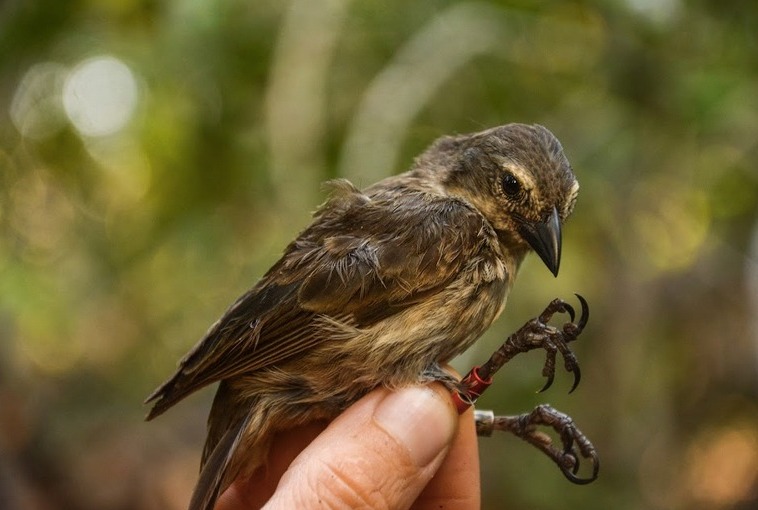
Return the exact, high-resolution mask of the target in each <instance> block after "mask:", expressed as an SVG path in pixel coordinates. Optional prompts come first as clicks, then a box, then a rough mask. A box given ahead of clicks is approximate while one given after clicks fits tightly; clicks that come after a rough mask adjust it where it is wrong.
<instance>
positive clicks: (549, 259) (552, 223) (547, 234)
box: [519, 207, 561, 276]
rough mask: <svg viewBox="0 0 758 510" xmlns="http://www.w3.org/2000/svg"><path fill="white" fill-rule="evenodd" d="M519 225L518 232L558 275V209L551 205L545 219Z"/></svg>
mask: <svg viewBox="0 0 758 510" xmlns="http://www.w3.org/2000/svg"><path fill="white" fill-rule="evenodd" d="M520 227H521V228H520V229H519V232H520V234H521V236H522V237H523V238H524V240H526V242H527V243H529V246H531V247H532V249H533V250H534V251H535V252H536V253H537V255H539V256H540V258H541V259H542V262H544V263H545V265H546V266H547V268H548V269H549V270H550V272H551V273H553V275H555V276H558V268H559V267H560V265H561V218H560V216H559V215H558V210H557V209H556V208H555V207H553V212H552V213H551V214H550V217H549V218H548V219H547V221H544V222H541V223H532V222H529V221H523V222H521V225H520Z"/></svg>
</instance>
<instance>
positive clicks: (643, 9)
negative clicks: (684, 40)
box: [626, 0, 680, 24]
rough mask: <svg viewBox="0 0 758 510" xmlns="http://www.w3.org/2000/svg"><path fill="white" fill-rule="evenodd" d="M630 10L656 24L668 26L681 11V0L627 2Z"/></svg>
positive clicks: (629, 0)
mask: <svg viewBox="0 0 758 510" xmlns="http://www.w3.org/2000/svg"><path fill="white" fill-rule="evenodd" d="M626 4H627V5H628V6H629V8H630V9H631V10H633V11H635V12H636V13H638V14H640V15H642V16H644V17H646V18H648V19H649V20H650V21H652V22H654V23H661V24H667V23H670V22H671V21H673V20H674V18H675V17H676V15H677V13H678V12H679V9H680V2H679V0H626Z"/></svg>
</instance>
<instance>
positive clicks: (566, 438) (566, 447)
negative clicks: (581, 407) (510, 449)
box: [475, 405, 600, 485]
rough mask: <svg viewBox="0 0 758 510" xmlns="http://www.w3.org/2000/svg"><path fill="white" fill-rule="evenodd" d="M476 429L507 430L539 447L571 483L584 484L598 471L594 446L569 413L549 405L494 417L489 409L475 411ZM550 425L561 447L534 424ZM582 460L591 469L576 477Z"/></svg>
mask: <svg viewBox="0 0 758 510" xmlns="http://www.w3.org/2000/svg"><path fill="white" fill-rule="evenodd" d="M475 419H476V432H477V434H478V435H480V436H490V435H491V434H492V432H494V431H495V430H503V431H507V432H510V433H512V434H514V435H516V436H518V437H520V438H521V439H523V440H524V441H526V442H527V443H529V444H531V445H533V446H535V447H537V448H538V449H540V450H541V451H542V452H543V453H544V454H545V455H547V456H548V457H550V459H551V460H552V461H553V462H555V464H556V465H557V466H558V467H559V468H560V470H561V472H562V473H563V475H564V476H565V477H566V478H567V479H568V480H569V481H571V482H573V483H575V484H579V485H584V484H588V483H591V482H593V481H594V480H595V479H596V478H597V476H598V472H599V470H600V460H599V458H598V455H597V452H596V451H595V447H594V446H593V445H592V443H591V442H590V440H589V439H587V436H585V435H584V434H583V433H582V431H581V430H579V429H578V428H577V427H576V425H574V421H573V420H572V419H571V417H570V416H568V415H566V414H563V413H561V412H559V411H557V410H555V409H553V408H552V407H550V406H549V405H540V406H537V407H535V408H534V410H533V411H532V412H530V413H524V414H520V415H517V416H495V415H494V413H493V412H492V411H475ZM540 426H545V427H551V428H552V429H553V430H554V431H555V432H556V433H557V434H558V436H559V437H560V441H561V446H562V447H561V448H557V447H556V446H555V445H554V444H553V438H552V437H551V436H549V435H548V434H546V433H545V432H542V431H540V430H538V428H537V427H540ZM582 459H587V460H589V462H590V464H591V466H592V472H591V474H589V476H587V477H581V476H578V472H579V467H580V464H581V460H582Z"/></svg>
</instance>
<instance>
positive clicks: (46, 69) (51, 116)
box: [9, 62, 67, 140]
mask: <svg viewBox="0 0 758 510" xmlns="http://www.w3.org/2000/svg"><path fill="white" fill-rule="evenodd" d="M66 72H67V69H66V68H65V67H64V66H62V65H61V64H56V63H54V62H44V63H41V64H35V65H33V66H32V67H30V68H29V70H28V71H27V72H26V74H25V75H24V77H23V78H22V79H21V82H20V83H19V84H18V87H17V88H16V92H15V93H14V94H13V99H12V100H11V104H10V111H9V114H10V118H11V122H13V125H14V126H15V127H16V129H17V130H18V132H19V133H21V134H22V135H23V136H24V137H27V138H32V139H35V140H42V139H45V138H49V137H50V136H53V135H54V134H55V133H57V132H58V131H60V129H61V128H62V127H63V125H64V124H65V121H66V118H65V115H64V114H63V108H62V104H61V89H62V88H63V81H64V79H65V76H66Z"/></svg>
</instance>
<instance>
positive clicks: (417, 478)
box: [264, 385, 458, 510]
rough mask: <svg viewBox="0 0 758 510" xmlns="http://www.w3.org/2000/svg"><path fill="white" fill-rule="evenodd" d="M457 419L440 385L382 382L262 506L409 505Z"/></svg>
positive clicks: (437, 462) (311, 450) (437, 460)
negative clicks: (392, 385) (386, 384)
mask: <svg viewBox="0 0 758 510" xmlns="http://www.w3.org/2000/svg"><path fill="white" fill-rule="evenodd" d="M457 425H458V416H457V413H456V411H455V408H454V407H453V404H452V401H451V399H450V394H449V392H448V391H447V390H445V389H444V388H443V387H442V386H440V385H433V386H428V387H408V388H402V389H400V390H397V391H394V392H392V391H389V390H387V389H377V390H375V391H373V392H371V393H370V394H369V395H367V396H366V397H364V398H363V399H361V400H360V401H359V402H358V403H356V404H355V405H353V406H351V407H350V408H349V409H348V410H347V411H345V412H344V413H343V414H342V415H340V416H339V417H338V418H337V419H336V420H335V421H334V422H332V423H331V424H330V425H329V426H328V427H327V429H326V430H325V431H324V432H323V433H322V434H320V435H319V436H318V437H317V438H316V439H315V440H314V441H313V443H311V444H310V445H309V446H308V447H307V448H306V449H305V450H303V451H302V452H301V454H300V455H299V456H298V457H297V458H296V459H295V460H294V461H293V462H292V464H291V465H290V467H289V469H288V470H287V472H286V473H285V474H284V476H283V477H282V479H281V481H280V482H279V486H278V487H277V490H276V492H275V493H274V496H273V497H272V498H271V500H269V502H268V504H267V505H266V506H265V507H264V508H266V509H267V510H275V509H285V508H286V509H289V508H303V509H310V508H335V509H336V508H388V509H393V510H395V509H405V508H409V507H410V506H411V504H412V503H413V502H414V501H415V500H416V498H417V497H418V495H419V493H420V492H421V491H422V490H423V488H424V487H425V486H426V484H427V483H428V482H429V480H430V479H431V478H432V476H434V473H435V472H436V471H437V469H438V468H439V466H440V464H441V463H442V461H443V460H444V458H445V455H446V454H447V451H448V448H449V445H450V443H451V441H452V439H453V436H454V435H455V432H456V430H457Z"/></svg>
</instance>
